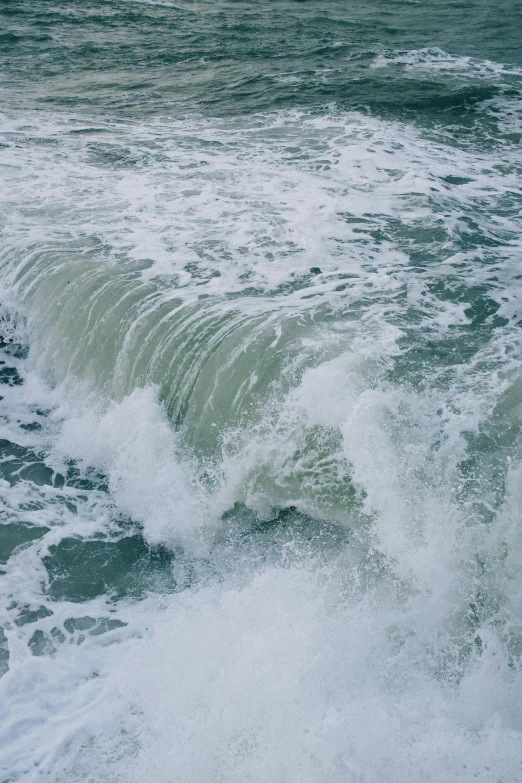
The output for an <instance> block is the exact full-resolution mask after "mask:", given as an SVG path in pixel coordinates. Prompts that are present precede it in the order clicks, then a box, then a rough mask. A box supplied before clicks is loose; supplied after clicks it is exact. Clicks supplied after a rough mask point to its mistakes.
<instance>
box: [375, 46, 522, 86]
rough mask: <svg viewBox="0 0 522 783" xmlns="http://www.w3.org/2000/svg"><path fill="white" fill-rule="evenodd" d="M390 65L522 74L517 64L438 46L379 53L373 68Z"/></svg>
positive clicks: (477, 73)
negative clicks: (476, 56) (469, 54)
mask: <svg viewBox="0 0 522 783" xmlns="http://www.w3.org/2000/svg"><path fill="white" fill-rule="evenodd" d="M389 65H403V66H405V68H407V69H410V70H427V71H442V72H444V71H447V72H451V71H458V72H468V73H469V74H470V75H473V76H475V77H476V76H480V77H482V78H490V79H491V78H497V77H500V76H522V69H521V68H519V67H517V66H515V65H511V66H510V65H506V64H504V63H497V62H494V61H493V60H478V59H476V58H474V57H468V56H463V55H453V54H449V53H448V52H445V51H443V49H440V48H439V47H438V46H431V47H429V48H425V49H412V50H411V51H409V52H387V53H384V54H379V55H378V56H377V57H376V58H375V60H374V61H373V63H372V68H386V67H387V66H389Z"/></svg>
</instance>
